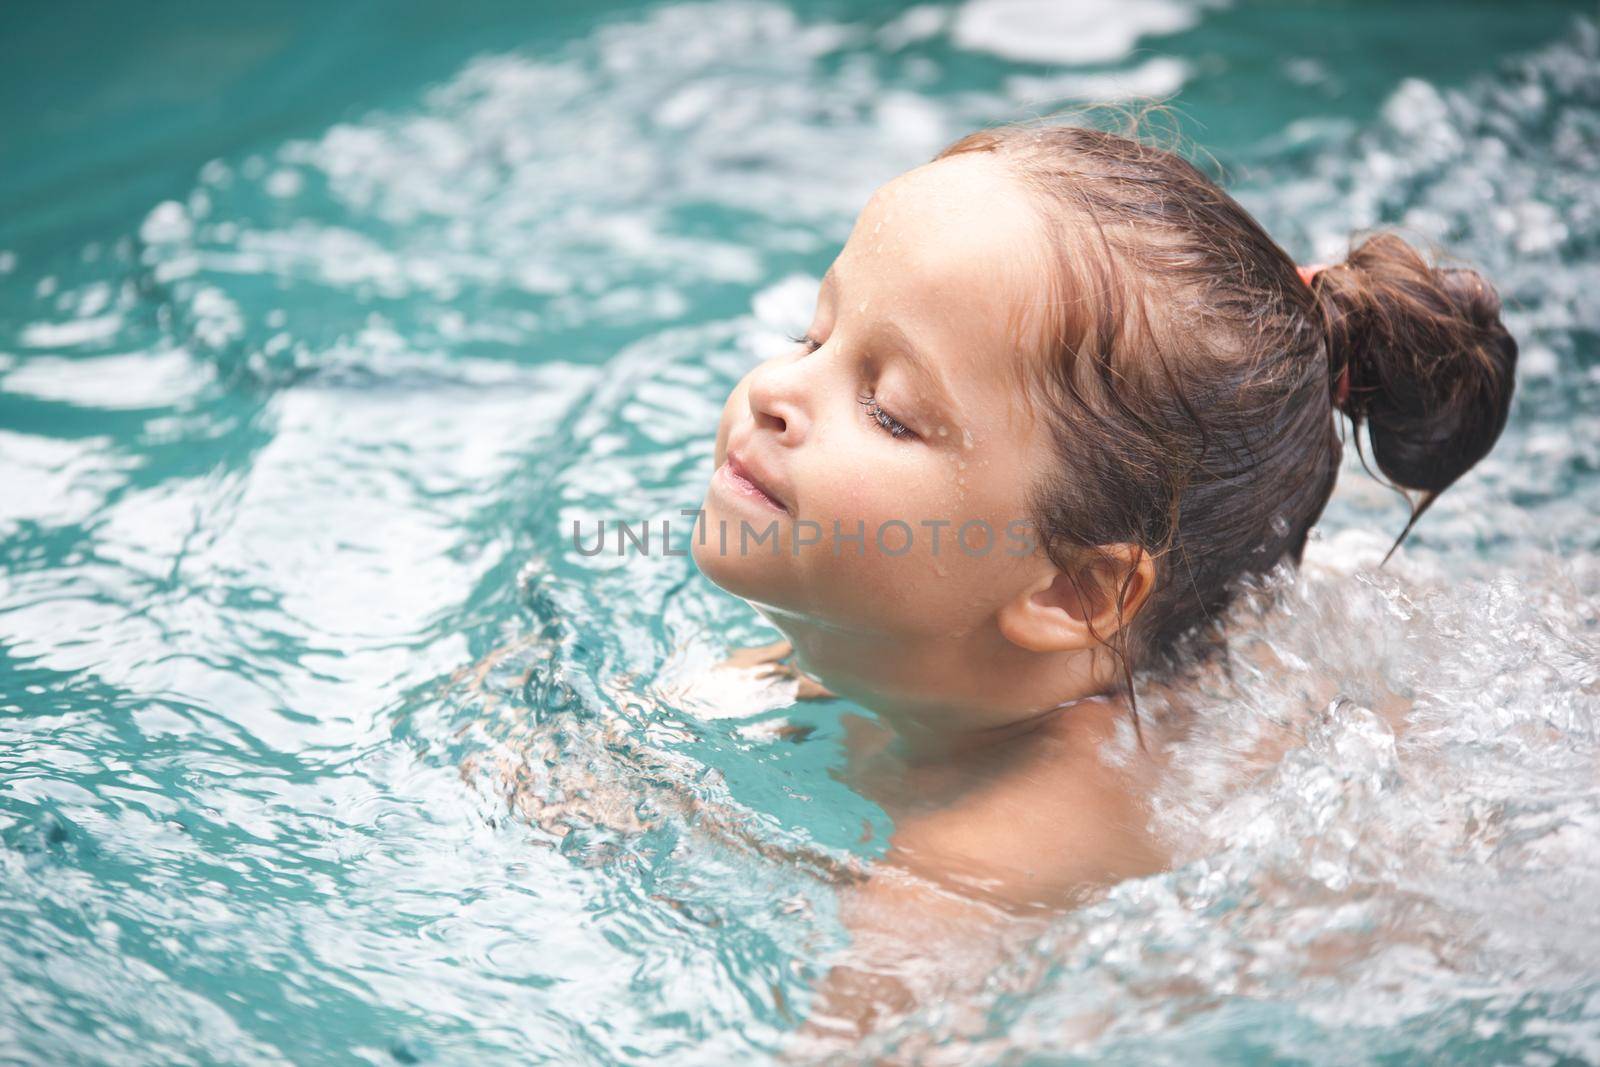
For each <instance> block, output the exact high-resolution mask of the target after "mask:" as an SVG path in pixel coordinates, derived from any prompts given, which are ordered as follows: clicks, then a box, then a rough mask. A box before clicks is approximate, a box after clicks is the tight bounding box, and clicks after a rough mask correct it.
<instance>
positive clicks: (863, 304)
mask: <svg viewBox="0 0 1600 1067" xmlns="http://www.w3.org/2000/svg"><path fill="white" fill-rule="evenodd" d="M869 303H871V301H868V300H863V301H861V303H859V304H857V305H856V310H857V311H865V310H867V304H869Z"/></svg>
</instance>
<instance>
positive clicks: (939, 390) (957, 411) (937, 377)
mask: <svg viewBox="0 0 1600 1067" xmlns="http://www.w3.org/2000/svg"><path fill="white" fill-rule="evenodd" d="M839 286H840V282H839V273H838V271H837V269H836V268H835V267H829V268H828V272H827V273H826V274H824V275H823V276H822V289H824V290H832V292H833V295H834V298H835V299H836V300H837V299H839ZM878 325H879V326H880V327H881V332H883V333H884V334H886V335H887V338H888V340H889V342H890V343H891V344H892V345H893V347H894V349H895V351H896V352H897V353H898V354H899V355H900V357H901V358H902V359H903V360H904V361H905V363H906V365H907V366H908V367H909V368H910V369H911V371H912V373H913V374H914V375H915V376H916V377H917V378H919V379H921V381H922V383H923V385H925V386H926V387H927V389H928V391H929V392H930V393H932V394H933V397H934V399H935V400H937V401H939V402H940V403H941V404H942V405H943V406H944V408H945V410H946V411H947V412H949V414H950V415H951V416H952V417H954V418H957V419H959V418H960V417H961V415H962V411H961V406H960V405H959V404H958V403H956V399H955V396H954V394H952V393H951V392H950V389H949V388H948V387H947V386H946V385H945V381H944V376H943V375H942V374H940V373H939V371H938V369H937V368H936V367H934V365H933V364H932V363H931V362H930V361H929V360H928V358H927V357H926V356H925V355H923V354H922V352H921V351H920V350H919V349H918V348H917V346H916V345H915V344H913V343H912V342H911V338H910V337H909V336H908V335H907V334H906V332H905V330H904V329H902V328H901V327H900V324H899V323H897V322H895V321H894V320H893V319H881V320H879V323H878Z"/></svg>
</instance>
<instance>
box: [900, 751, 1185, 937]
mask: <svg viewBox="0 0 1600 1067" xmlns="http://www.w3.org/2000/svg"><path fill="white" fill-rule="evenodd" d="M1110 735H1111V731H1110V730H1109V729H1108V728H1107V725H1106V723H1105V722H1104V721H1100V720H1096V721H1092V722H1091V721H1082V722H1078V723H1065V724H1062V725H1061V726H1059V727H1052V728H1051V729H1049V730H1048V731H1045V732H1042V735H1041V736H1039V737H1037V738H1030V739H1029V740H1030V741H1031V742H1035V743H1032V744H1030V745H1029V746H1028V747H1027V748H1026V750H1025V751H1024V752H1022V753H1021V754H1019V755H1018V756H1017V758H1015V759H1013V760H1010V761H1008V762H1007V763H1006V764H1004V765H1003V766H1001V767H999V768H997V769H996V771H995V773H994V774H993V775H992V777H990V778H988V779H987V780H986V781H984V782H982V783H981V784H978V785H976V786H974V787H972V788H969V789H967V790H964V791H963V792H962V794H961V796H960V797H959V799H958V800H957V801H955V802H954V803H952V804H951V805H949V806H948V807H944V808H940V809H937V810H934V811H931V812H927V813H923V814H919V815H914V816H911V817H908V818H905V819H902V820H899V821H897V823H896V826H895V832H894V835H893V837H892V838H891V841H890V845H891V852H890V855H889V856H888V857H887V859H888V860H889V862H891V863H896V864H899V865H902V866H904V867H907V868H910V869H911V870H913V871H914V872H915V873H917V874H919V875H921V876H922V877H925V878H931V879H933V880H935V881H938V882H942V883H944V884H946V885H951V886H954V887H957V888H960V889H962V890H963V891H966V892H973V893H975V894H977V895H979V896H982V897H984V898H987V899H990V900H992V901H994V902H995V903H999V904H1002V905H1006V906H1011V907H1021V908H1025V909H1031V908H1035V907H1039V906H1049V905H1060V904H1069V903H1072V902H1075V901H1077V900H1081V899H1082V898H1083V897H1084V896H1085V895H1086V894H1087V893H1089V892H1091V891H1093V890H1094V889H1096V888H1098V887H1101V886H1104V885H1107V884H1110V883H1114V882H1117V881H1120V880H1122V879H1124V878H1128V877H1134V876H1138V875H1143V874H1149V873H1153V872H1155V871H1158V870H1161V869H1162V868H1163V867H1165V865H1166V856H1165V854H1164V853H1163V851H1162V849H1161V848H1160V847H1159V845H1158V843H1157V841H1156V839H1155V837H1154V835H1153V834H1152V833H1151V832H1150V830H1149V826H1148V824H1149V816H1148V811H1147V808H1146V804H1145V796H1146V794H1147V792H1148V789H1149V787H1150V784H1151V782H1152V781H1153V778H1152V774H1153V772H1152V770H1151V769H1150V768H1149V767H1148V766H1145V765H1143V762H1142V761H1141V760H1140V759H1139V758H1138V757H1132V758H1126V759H1108V758H1106V754H1105V753H1104V752H1103V751H1102V746H1103V745H1104V744H1105V743H1106V742H1107V741H1108V740H1109V739H1110Z"/></svg>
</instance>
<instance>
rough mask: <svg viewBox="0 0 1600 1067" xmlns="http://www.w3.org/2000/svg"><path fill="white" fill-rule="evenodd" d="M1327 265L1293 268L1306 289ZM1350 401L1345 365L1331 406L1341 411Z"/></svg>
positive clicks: (1319, 264) (1335, 381) (1340, 372)
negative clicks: (1298, 273) (1297, 272)
mask: <svg viewBox="0 0 1600 1067" xmlns="http://www.w3.org/2000/svg"><path fill="white" fill-rule="evenodd" d="M1328 266H1329V265H1328V264H1327V263H1313V264H1311V265H1310V266H1307V267H1295V270H1297V271H1299V272H1300V280H1301V281H1303V282H1305V283H1306V286H1307V288H1309V287H1310V285H1311V283H1312V282H1313V281H1314V280H1315V279H1316V277H1317V275H1319V274H1321V273H1322V272H1323V271H1325V270H1327V269H1328ZM1349 399H1350V365H1349V364H1348V363H1347V364H1345V365H1344V368H1343V369H1341V370H1340V371H1339V377H1338V378H1336V379H1334V383H1333V406H1334V407H1336V408H1339V409H1340V410H1343V408H1344V406H1345V403H1346V402H1347V401H1349Z"/></svg>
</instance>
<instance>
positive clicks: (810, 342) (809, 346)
mask: <svg viewBox="0 0 1600 1067" xmlns="http://www.w3.org/2000/svg"><path fill="white" fill-rule="evenodd" d="M789 340H791V341H793V342H794V343H795V344H797V345H804V346H805V350H806V351H807V352H815V351H816V350H817V349H819V348H821V347H822V342H821V341H819V340H817V339H816V338H815V337H812V336H811V335H810V334H806V335H805V336H803V337H796V336H794V335H793V334H790V335H789Z"/></svg>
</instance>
